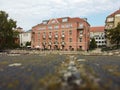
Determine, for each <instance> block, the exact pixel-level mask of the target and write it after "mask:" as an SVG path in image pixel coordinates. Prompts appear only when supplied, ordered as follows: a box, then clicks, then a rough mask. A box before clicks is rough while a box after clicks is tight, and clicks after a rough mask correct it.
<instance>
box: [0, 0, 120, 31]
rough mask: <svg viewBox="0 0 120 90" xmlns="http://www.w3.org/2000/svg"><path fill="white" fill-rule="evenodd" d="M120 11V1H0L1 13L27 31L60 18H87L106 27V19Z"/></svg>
mask: <svg viewBox="0 0 120 90" xmlns="http://www.w3.org/2000/svg"><path fill="white" fill-rule="evenodd" d="M118 9H120V0H0V11H1V10H2V11H5V12H6V13H8V14H9V17H10V18H12V19H14V20H15V21H17V26H18V27H22V28H23V29H24V30H25V31H27V30H29V29H31V28H32V27H33V26H35V25H37V24H39V23H41V22H42V21H43V20H49V19H51V18H60V17H80V18H87V20H88V22H89V23H90V25H91V26H103V25H105V18H106V17H107V16H108V15H110V14H111V13H113V12H115V11H116V10H118Z"/></svg>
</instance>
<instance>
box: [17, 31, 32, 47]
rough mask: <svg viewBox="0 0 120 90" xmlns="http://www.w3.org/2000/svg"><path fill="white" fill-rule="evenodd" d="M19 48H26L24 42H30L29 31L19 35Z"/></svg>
mask: <svg viewBox="0 0 120 90" xmlns="http://www.w3.org/2000/svg"><path fill="white" fill-rule="evenodd" d="M19 37H20V46H21V47H24V46H26V42H31V30H29V31H26V32H23V33H20V34H19Z"/></svg>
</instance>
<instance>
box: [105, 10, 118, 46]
mask: <svg viewBox="0 0 120 90" xmlns="http://www.w3.org/2000/svg"><path fill="white" fill-rule="evenodd" d="M119 22H120V9H119V10H117V11H115V12H113V13H112V14H110V15H108V16H107V17H106V21H105V29H106V36H107V30H109V29H112V28H115V27H116V26H117V24H118V23H119ZM107 46H108V47H110V46H112V44H111V43H110V40H109V39H107Z"/></svg>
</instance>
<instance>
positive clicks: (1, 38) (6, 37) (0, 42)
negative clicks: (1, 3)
mask: <svg viewBox="0 0 120 90" xmlns="http://www.w3.org/2000/svg"><path fill="white" fill-rule="evenodd" d="M15 28H16V21H14V20H13V19H9V18H8V14H7V13H6V12H5V11H0V48H2V49H3V48H12V46H13V45H14V30H13V29H15Z"/></svg>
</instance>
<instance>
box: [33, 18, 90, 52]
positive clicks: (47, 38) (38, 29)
mask: <svg viewBox="0 0 120 90" xmlns="http://www.w3.org/2000/svg"><path fill="white" fill-rule="evenodd" d="M89 27H90V25H89V23H88V22H87V21H86V20H85V19H81V18H70V17H64V18H57V19H50V20H44V21H43V22H42V23H41V24H38V25H36V26H34V27H33V28H32V42H31V44H32V45H31V46H32V48H40V49H52V50H57V49H60V50H77V49H81V50H87V49H88V48H89V39H90V38H89V34H90V33H89Z"/></svg>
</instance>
